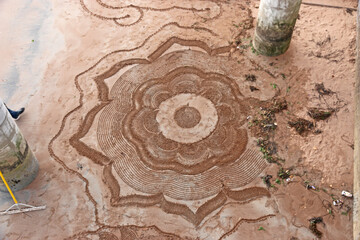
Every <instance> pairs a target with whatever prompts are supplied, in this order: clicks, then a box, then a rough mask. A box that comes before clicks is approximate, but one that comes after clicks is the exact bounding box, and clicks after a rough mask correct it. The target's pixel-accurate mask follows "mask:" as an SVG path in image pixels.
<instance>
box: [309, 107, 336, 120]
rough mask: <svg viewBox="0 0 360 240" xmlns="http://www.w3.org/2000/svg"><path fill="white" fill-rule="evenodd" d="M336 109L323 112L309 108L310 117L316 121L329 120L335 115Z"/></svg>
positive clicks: (319, 109)
mask: <svg viewBox="0 0 360 240" xmlns="http://www.w3.org/2000/svg"><path fill="white" fill-rule="evenodd" d="M334 112H335V110H334V109H328V110H322V109H321V108H309V110H308V112H307V113H308V115H309V116H310V117H311V118H312V119H315V120H325V119H328V118H329V117H330V116H331V115H332V114H333V113H334Z"/></svg>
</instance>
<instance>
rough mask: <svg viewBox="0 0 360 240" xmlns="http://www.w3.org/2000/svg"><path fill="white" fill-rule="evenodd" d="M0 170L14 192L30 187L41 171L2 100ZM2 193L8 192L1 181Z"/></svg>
mask: <svg viewBox="0 0 360 240" xmlns="http://www.w3.org/2000/svg"><path fill="white" fill-rule="evenodd" d="M0 170H1V172H2V173H3V175H4V177H5V179H6V181H7V182H8V184H9V186H10V188H11V190H13V191H17V190H20V189H23V188H25V187H26V186H27V185H29V184H30V183H31V182H32V181H33V180H34V179H35V177H36V175H37V173H38V171H39V165H38V161H37V159H36V158H35V156H34V155H33V153H32V151H31V149H30V148H29V145H28V143H27V142H26V140H25V138H24V137H23V135H22V134H21V132H20V130H19V128H18V127H17V125H16V123H15V121H14V120H13V119H12V117H11V116H10V113H9V111H8V110H7V109H6V107H5V105H4V103H3V102H2V101H1V100H0ZM0 191H3V192H5V191H7V190H6V187H5V185H4V183H3V182H2V181H1V180H0Z"/></svg>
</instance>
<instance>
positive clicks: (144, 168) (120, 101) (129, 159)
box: [49, 37, 269, 226]
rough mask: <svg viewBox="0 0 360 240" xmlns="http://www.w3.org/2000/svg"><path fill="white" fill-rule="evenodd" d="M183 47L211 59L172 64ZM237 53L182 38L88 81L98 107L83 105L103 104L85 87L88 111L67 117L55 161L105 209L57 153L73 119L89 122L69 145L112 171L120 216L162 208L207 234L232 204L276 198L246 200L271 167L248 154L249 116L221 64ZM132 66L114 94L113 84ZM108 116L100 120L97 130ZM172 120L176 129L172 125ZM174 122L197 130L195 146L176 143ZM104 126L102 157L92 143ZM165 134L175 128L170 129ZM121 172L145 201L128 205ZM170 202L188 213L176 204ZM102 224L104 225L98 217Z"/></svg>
mask: <svg viewBox="0 0 360 240" xmlns="http://www.w3.org/2000/svg"><path fill="white" fill-rule="evenodd" d="M174 44H178V45H181V46H187V47H189V46H196V47H197V48H199V49H201V51H195V50H182V51H176V52H170V53H168V54H165V55H163V54H164V53H165V52H166V51H167V50H169V48H171V46H172V45H174ZM228 51H229V48H228V47H222V48H217V49H211V48H210V47H208V46H207V45H206V44H205V43H204V42H201V41H198V40H184V39H179V38H176V37H173V38H170V39H169V40H168V41H166V42H164V43H163V44H162V45H161V46H160V47H159V48H158V49H157V50H156V51H155V52H153V53H152V54H150V55H149V56H148V58H147V59H145V58H144V59H140V58H137V59H127V60H122V61H119V62H114V63H113V65H112V66H109V68H108V70H106V71H104V72H96V71H90V70H89V71H86V72H84V73H83V74H82V75H83V78H84V79H89V80H94V82H95V83H96V87H97V91H98V95H97V101H98V104H95V105H93V107H92V108H91V109H90V110H89V105H88V106H87V107H86V109H87V110H85V109H83V98H84V97H86V98H88V96H91V98H92V99H94V95H93V94H92V93H91V92H83V90H82V89H85V88H86V86H82V87H81V86H80V84H79V82H78V81H77V79H76V81H75V83H76V85H77V87H78V89H79V91H80V93H81V95H80V96H81V99H80V105H79V106H78V107H76V108H75V109H74V110H72V111H70V112H69V113H68V114H67V115H66V116H65V118H64V121H63V124H62V126H61V129H60V132H59V133H58V134H57V135H56V136H55V137H54V139H53V140H52V141H51V143H50V145H49V151H50V153H51V154H52V156H53V157H54V158H55V159H56V160H57V161H58V162H59V163H61V164H62V165H63V166H64V167H65V169H67V170H68V171H69V172H72V173H74V174H76V175H78V176H79V177H80V178H81V179H83V180H84V182H85V183H86V191H87V194H88V196H89V198H90V199H91V201H92V202H93V204H94V206H95V207H96V206H97V204H96V201H95V199H94V197H93V196H92V195H91V194H90V192H89V190H88V188H89V182H88V181H87V179H86V178H85V177H83V176H82V175H81V174H80V173H78V172H76V171H74V170H71V169H69V168H68V167H67V166H66V164H65V163H64V162H62V161H61V159H60V158H59V157H57V156H56V155H55V154H54V152H53V150H52V144H53V142H54V141H55V139H56V138H57V137H58V136H59V135H61V134H62V131H63V130H64V126H65V125H66V124H67V123H66V119H68V118H70V119H71V115H72V114H75V113H77V112H79V113H81V114H84V118H83V119H81V120H80V123H79V124H80V125H79V128H78V130H77V132H76V133H75V134H73V135H72V137H71V138H70V139H69V143H70V145H71V146H72V147H73V148H75V149H76V150H77V152H78V153H79V154H80V155H82V156H85V157H87V158H88V159H91V160H92V161H93V162H94V163H96V164H98V165H100V166H103V180H104V182H105V183H106V185H107V186H108V187H109V190H110V192H111V199H110V203H111V206H112V207H125V206H129V207H130V206H137V207H140V208H143V207H150V206H156V207H159V208H160V209H162V210H163V211H164V212H166V213H169V214H176V215H179V216H182V217H184V218H185V219H186V220H187V221H189V222H191V223H192V224H194V225H196V226H197V225H199V224H200V223H201V222H202V221H203V219H204V218H205V217H206V216H208V215H209V214H211V213H212V212H213V211H214V210H216V209H218V208H220V207H222V206H224V204H225V203H226V202H228V201H236V202H240V203H244V202H249V201H252V200H255V199H258V198H261V197H265V196H269V192H268V191H267V190H266V189H264V188H260V187H251V188H247V189H244V190H237V188H239V187H241V186H245V185H246V184H247V183H249V182H251V181H252V180H254V179H255V178H256V177H257V176H258V175H259V174H260V173H261V171H262V170H263V169H264V168H265V167H266V166H267V163H266V161H265V160H264V159H263V158H262V156H261V155H260V154H259V153H258V151H257V150H252V149H248V148H247V145H248V144H247V142H248V139H247V131H246V128H244V126H243V124H244V122H245V121H246V116H247V113H248V109H249V106H248V105H247V104H248V103H247V100H246V99H245V98H244V97H243V96H242V94H241V92H240V90H239V87H238V83H236V82H235V81H234V79H231V78H229V77H227V76H226V73H224V69H226V67H225V66H226V63H228V61H229V59H228V58H226V57H221V56H218V54H221V53H226V52H228ZM107 56H110V55H107ZM107 56H106V57H104V58H103V59H102V60H101V61H105V60H106V58H107ZM148 59H150V60H148ZM101 61H99V62H101ZM97 65H98V63H97V64H96V65H95V66H94V67H93V68H92V69H94V68H96V66H97ZM131 65H133V67H132V68H130V69H129V70H127V71H126V72H124V73H123V74H122V75H121V76H120V78H119V79H118V80H117V81H116V83H115V84H114V86H113V87H112V89H111V91H110V93H109V89H108V87H107V85H106V84H105V79H107V78H109V77H111V76H113V75H114V74H116V73H117V72H118V71H120V70H121V69H122V68H124V67H125V66H131ZM91 72H93V73H96V75H91V74H90V73H91ZM93 73H92V74H93ZM84 83H85V82H84ZM95 98H96V96H95ZM178 98H182V99H183V100H184V99H185V101H184V102H185V103H186V104H184V105H182V104H181V103H180V102H179V99H178ZM181 102H182V101H181ZM172 104H173V105H172ZM171 106H177V108H176V109H175V110H174V111H172V114H171V116H168V115H166V114H164V112H163V113H162V112H161V111H165V110H164V109H167V108H169V107H171ZM84 111H86V112H84ZM98 114H100V117H99V120H98V121H97V122H95V124H94V121H95V118H96V116H97V115H98ZM166 117H169V119H168V121H165V120H163V118H166ZM164 122H165V123H164ZM166 122H172V124H176V126H177V127H179V128H183V129H185V130H186V129H187V130H190V131H189V134H190V135H188V136H185V140H184V139H181V138H180V139H178V138H176V137H175V135H176V134H177V133H174V132H172V126H174V125H168V124H166ZM202 122H203V123H204V124H205V125H206V124H207V126H208V128H207V127H206V128H203V129H209V130H207V132H205V133H202V134H203V135H200V137H199V136H197V133H198V132H197V130H199V128H200V126H198V125H199V124H201V123H202ZM96 124H97V138H98V143H99V146H100V147H101V149H102V151H99V150H96V149H93V148H92V147H90V146H89V145H87V144H86V143H85V142H84V141H82V138H83V137H84V136H86V135H87V133H88V132H89V130H90V128H92V127H95V126H96ZM162 124H165V125H163V126H162V127H160V126H161V125H162ZM197 127H198V128H197ZM200 129H201V128H200ZM191 131H193V135H191ZM164 132H167V133H165V134H163V133H164ZM150 139H151V141H150ZM114 170H115V171H114ZM115 172H116V174H118V175H119V177H120V178H121V179H122V180H123V181H124V182H125V183H126V184H127V185H128V186H129V187H131V188H133V189H135V190H137V191H139V192H141V193H144V195H143V194H131V195H127V196H122V194H121V189H120V185H119V183H118V182H117V180H116V178H115V176H114V175H113V174H114V173H115ZM99 181H101V180H100V179H99ZM169 197H170V198H174V199H177V200H179V201H183V203H179V202H176V203H175V202H172V201H171V200H170V198H169ZM206 197H209V199H208V200H207V201H206V202H204V203H203V204H202V205H201V206H200V207H199V208H198V209H197V210H196V211H195V212H194V211H192V210H191V209H190V208H189V207H188V206H187V203H189V202H190V201H194V200H201V199H204V198H206ZM95 217H96V223H97V224H100V221H99V217H98V211H97V209H95Z"/></svg>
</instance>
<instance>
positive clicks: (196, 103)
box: [156, 93, 218, 143]
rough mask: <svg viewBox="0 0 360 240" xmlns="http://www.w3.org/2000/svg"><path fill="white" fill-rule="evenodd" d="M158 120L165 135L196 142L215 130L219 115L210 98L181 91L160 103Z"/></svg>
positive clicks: (180, 141) (169, 137)
mask: <svg viewBox="0 0 360 240" xmlns="http://www.w3.org/2000/svg"><path fill="white" fill-rule="evenodd" d="M156 121H157V122H158V123H159V129H160V131H161V133H162V134H163V135H164V137H166V138H168V139H171V140H173V141H176V142H179V143H195V142H198V141H200V140H202V139H204V138H205V137H207V136H209V135H210V134H211V133H212V132H213V131H214V129H215V127H216V124H217V122H218V115H217V111H216V108H215V106H214V104H213V103H212V102H211V101H210V100H209V99H207V98H204V97H202V96H199V95H196V94H192V93H181V94H178V95H175V96H173V97H171V98H169V99H167V100H165V101H163V102H162V103H161V104H160V106H159V112H158V113H157V115H156Z"/></svg>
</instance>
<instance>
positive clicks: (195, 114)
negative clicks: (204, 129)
mask: <svg viewBox="0 0 360 240" xmlns="http://www.w3.org/2000/svg"><path fill="white" fill-rule="evenodd" d="M174 119H175V122H176V123H177V125H179V126H180V127H182V128H192V127H195V126H196V125H197V124H198V123H199V122H200V120H201V115H200V113H199V111H198V110H196V108H193V107H188V106H184V107H181V108H180V109H178V110H176V112H175V115H174Z"/></svg>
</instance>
